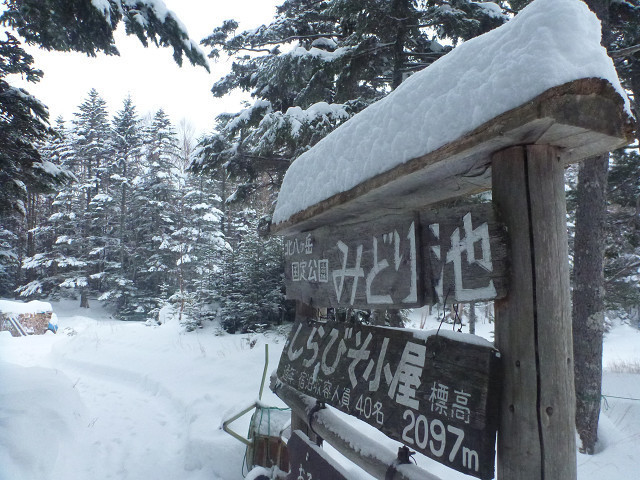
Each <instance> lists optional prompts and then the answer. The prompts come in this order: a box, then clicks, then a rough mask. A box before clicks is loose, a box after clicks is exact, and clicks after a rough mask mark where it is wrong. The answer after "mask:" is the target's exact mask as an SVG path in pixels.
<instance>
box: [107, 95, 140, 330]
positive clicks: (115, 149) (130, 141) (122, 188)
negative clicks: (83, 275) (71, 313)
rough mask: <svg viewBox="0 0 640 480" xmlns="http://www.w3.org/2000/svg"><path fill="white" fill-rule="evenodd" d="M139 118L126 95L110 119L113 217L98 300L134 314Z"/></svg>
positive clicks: (119, 313)
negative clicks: (133, 252) (133, 249)
mask: <svg viewBox="0 0 640 480" xmlns="http://www.w3.org/2000/svg"><path fill="white" fill-rule="evenodd" d="M139 123H140V122H139V119H138V117H137V114H136V109H135V106H134V104H133V101H132V100H131V97H127V98H125V100H124V102H123V105H122V110H120V111H119V112H117V113H116V115H115V117H114V118H113V121H112V131H111V151H112V157H111V160H110V162H109V163H108V169H107V174H108V178H109V186H108V191H109V196H110V197H111V198H113V201H114V205H113V207H114V209H113V215H114V217H113V218H112V219H111V225H112V228H111V229H110V243H111V244H112V248H110V249H109V250H108V251H107V252H106V265H107V266H108V271H107V272H105V273H106V275H105V278H103V282H102V290H103V293H102V295H101V296H100V297H99V299H100V300H103V301H106V302H107V303H110V304H112V305H114V306H115V308H116V310H117V313H118V315H119V316H121V317H123V318H124V317H127V316H130V315H132V314H133V312H134V311H135V309H136V308H137V306H136V305H135V301H134V300H133V299H134V298H135V297H136V296H137V287H136V284H135V282H134V277H133V272H132V263H133V262H134V261H135V260H133V258H132V256H131V247H132V245H133V238H132V228H133V226H134V224H135V222H136V221H137V219H136V218H135V215H134V213H135V212H131V205H130V203H131V193H130V191H131V188H132V182H133V179H134V178H135V176H136V175H137V174H138V171H139V167H138V163H139V161H140V158H141V156H142V136H141V131H140V126H139Z"/></svg>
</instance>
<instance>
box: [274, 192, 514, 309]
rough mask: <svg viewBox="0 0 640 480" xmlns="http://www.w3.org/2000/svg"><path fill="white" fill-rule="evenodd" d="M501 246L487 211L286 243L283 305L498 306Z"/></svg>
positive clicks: (469, 209) (393, 220)
mask: <svg viewBox="0 0 640 480" xmlns="http://www.w3.org/2000/svg"><path fill="white" fill-rule="evenodd" d="M506 243H507V242H506V232H505V230H504V228H503V227H502V226H501V224H500V223H499V222H498V221H497V219H496V214H495V210H494V208H493V206H492V205H491V204H472V205H467V206H463V207H456V208H450V209H444V210H430V211H425V212H420V213H419V214H415V213H409V214H404V215H387V216H384V217H381V218H379V219H377V220H376V221H375V222H373V221H368V222H354V223H350V224H348V225H340V226H331V227H322V228H319V229H316V230H312V231H309V232H303V233H299V234H295V235H290V236H287V237H285V238H284V251H285V285H286V290H287V298H289V299H291V300H300V301H302V302H304V303H306V304H308V305H312V306H315V307H328V306H333V307H356V308H368V309H381V308H382V309H386V308H414V307H420V306H422V305H425V304H434V303H464V302H470V301H481V300H493V299H496V298H503V297H504V296H506V292H507V282H506V266H507V265H506V258H507V251H506Z"/></svg>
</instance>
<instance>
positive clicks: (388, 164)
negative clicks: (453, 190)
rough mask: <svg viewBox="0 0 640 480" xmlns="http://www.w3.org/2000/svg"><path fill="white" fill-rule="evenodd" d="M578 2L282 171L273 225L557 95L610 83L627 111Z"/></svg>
mask: <svg viewBox="0 0 640 480" xmlns="http://www.w3.org/2000/svg"><path fill="white" fill-rule="evenodd" d="M600 39H601V30H600V22H599V20H598V18H597V17H596V16H595V14H593V13H592V12H591V11H590V10H589V9H588V7H587V6H586V5H585V4H584V3H583V2H582V1H580V0H535V1H534V2H533V3H531V4H530V5H529V6H527V7H526V8H525V9H523V10H522V11H521V12H520V13H519V14H518V15H517V16H516V17H515V18H514V19H513V20H511V21H509V22H507V23H506V24H505V25H503V26H502V27H499V28H497V29H495V30H492V31H491V32H489V33H486V34H484V35H482V36H479V37H477V38H474V39H473V40H470V41H468V42H465V43H463V44H462V45H460V46H459V47H457V48H455V49H454V50H453V51H452V52H451V53H449V54H447V55H445V56H444V57H442V58H441V59H439V60H438V61H437V62H435V63H433V64H432V65H431V66H430V67H428V68H426V69H424V70H422V71H421V72H419V73H416V74H415V75H413V76H411V77H410V78H409V79H407V80H406V81H405V82H404V83H402V85H400V86H399V87H398V88H397V89H396V90H395V91H393V92H392V93H391V94H389V95H388V96H387V97H385V98H384V99H382V100H380V101H379V102H377V103H375V104H373V105H371V106H370V107H368V108H367V109H365V110H363V111H362V112H360V113H359V114H358V115H356V116H354V117H353V118H352V119H351V120H349V121H348V122H346V123H344V124H343V125H342V126H340V127H339V128H337V129H336V130H335V131H334V132H332V133H331V134H330V135H328V136H327V137H326V138H324V139H323V140H321V141H320V142H319V143H318V144H317V145H316V146H315V147H314V148H312V149H311V150H309V151H308V152H306V153H304V154H303V155H301V156H300V157H299V158H298V159H297V160H296V161H294V162H293V163H292V164H291V166H290V168H289V170H288V171H287V173H286V175H285V178H284V181H283V184H282V189H281V190H280V194H279V196H278V202H277V205H276V209H275V212H274V215H273V223H274V224H278V223H282V222H285V221H287V220H288V219H289V218H290V217H291V216H292V215H294V214H296V213H298V212H301V211H303V210H305V209H307V208H308V207H311V206H313V205H316V204H317V203H319V202H322V201H323V200H326V199H328V198H330V197H332V196H333V195H336V194H338V193H341V192H346V191H348V190H350V189H352V188H353V187H355V186H357V185H359V184H361V183H362V182H364V181H366V180H368V179H370V178H373V177H375V176H376V175H378V174H380V173H383V172H386V171H388V170H390V169H392V168H393V167H396V166H398V165H400V164H403V163H405V162H407V161H408V160H411V159H413V158H418V157H420V156H423V155H425V154H427V153H430V152H433V151H435V150H436V149H438V148H440V147H442V146H444V145H446V144H448V143H450V142H452V141H454V140H456V139H457V138H459V137H460V136H462V135H464V134H466V133H468V132H470V131H472V130H474V129H475V128H477V127H479V126H480V125H482V124H484V123H485V122H487V121H489V120H491V119H493V118H494V117H496V116H498V115H500V114H502V113H504V112H507V111H509V110H512V109H514V108H516V107H518V106H520V105H522V104H524V103H526V102H528V101H529V100H531V99H533V98H535V97H536V96H538V95H540V94H541V93H543V92H545V91H547V90H549V89H550V88H553V87H555V86H558V85H562V84H565V83H567V82H571V81H574V80H578V79H583V78H591V77H595V78H602V79H605V80H607V81H608V82H609V83H611V85H612V86H613V87H614V88H615V89H616V91H617V92H618V93H620V95H621V96H622V97H623V98H624V101H625V108H626V110H627V111H628V112H630V107H629V101H628V99H627V97H626V94H625V93H624V90H623V89H622V87H621V85H620V81H619V80H618V76H617V74H616V70H615V67H614V66H613V62H612V61H611V59H610V58H609V56H608V55H607V52H606V50H605V49H604V48H603V47H602V46H601V45H600Z"/></svg>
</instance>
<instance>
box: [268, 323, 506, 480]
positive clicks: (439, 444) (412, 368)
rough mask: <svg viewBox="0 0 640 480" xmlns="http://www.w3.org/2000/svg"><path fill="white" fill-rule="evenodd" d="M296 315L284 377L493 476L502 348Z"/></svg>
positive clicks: (467, 338)
mask: <svg viewBox="0 0 640 480" xmlns="http://www.w3.org/2000/svg"><path fill="white" fill-rule="evenodd" d="M433 333H434V334H427V333H426V332H421V331H415V330H406V329H393V328H384V327H372V326H364V325H357V324H351V323H339V322H315V321H309V320H298V321H296V323H295V324H294V326H293V330H292V332H291V335H290V337H289V339H288V340H287V343H286V345H285V347H284V351H283V354H282V356H281V358H280V364H279V366H278V378H279V379H280V380H281V381H282V382H284V383H286V384H287V385H289V386H290V387H292V388H295V389H296V390H298V391H299V392H301V393H304V394H306V395H310V396H312V397H315V398H316V399H318V400H320V401H322V402H325V403H327V404H329V405H332V406H333V407H335V408H337V409H339V410H341V411H343V412H346V413H348V414H350V415H353V416H355V417H357V418H359V419H361V420H363V421H365V422H367V423H368V424H370V425H372V426H374V427H376V428H377V429H379V430H380V431H382V432H383V433H384V434H385V435H387V436H388V437H390V438H392V439H395V440H398V441H400V442H402V443H404V444H405V445H407V446H408V447H410V448H411V449H414V450H417V451H419V452H421V453H423V454H425V455H427V456H429V457H431V458H433V459H435V460H437V461H439V462H441V463H443V464H445V465H447V466H449V467H451V468H454V469H455V470H458V471H460V472H463V473H466V474H469V475H473V476H476V477H479V478H482V479H489V478H493V475H494V461H495V440H496V430H497V419H498V412H497V409H498V402H499V399H500V370H499V369H500V358H499V357H500V355H499V353H498V351H497V350H496V349H495V348H493V347H492V346H491V345H490V344H488V342H487V341H486V340H482V339H479V337H476V336H474V335H468V334H462V333H455V332H451V331H441V332H440V333H439V334H438V335H435V332H433Z"/></svg>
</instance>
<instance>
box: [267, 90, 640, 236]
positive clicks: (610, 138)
mask: <svg viewBox="0 0 640 480" xmlns="http://www.w3.org/2000/svg"><path fill="white" fill-rule="evenodd" d="M573 127H575V128H578V129H583V130H584V131H586V132H588V133H587V134H586V135H584V136H579V137H576V135H575V133H576V130H573ZM632 131H633V127H632V121H631V119H630V117H629V116H628V114H627V113H626V112H625V111H624V108H623V104H622V99H621V97H620V96H619V95H618V93H617V92H615V90H614V89H613V87H611V85H610V84H609V83H608V82H607V81H605V80H602V79H597V78H586V79H581V80H576V81H573V82H570V83H567V84H564V85H560V86H558V87H555V88H552V89H550V90H547V91H546V92H544V93H542V94H541V95H539V96H538V97H536V98H534V99H533V100H531V101H530V102H527V103H525V104H524V105H522V106H520V107H517V108H515V109H513V110H511V111H509V112H506V113H504V114H502V115H500V116H498V117H496V118H494V119H492V120H490V121H489V122H487V123H485V124H483V125H481V126H480V127H478V128H477V129H475V130H474V131H472V132H469V133H467V134H466V135H464V136H463V137H461V138H459V139H458V140H456V141H454V142H451V143H449V144H448V145H445V146H443V147H441V148H439V149H438V150H436V151H434V152H430V153H428V154H426V155H424V156H422V157H419V158H415V159H413V160H410V161H408V162H406V163H404V164H402V165H399V166H397V167H395V168H393V169H391V170H389V171H387V172H384V173H382V174H380V175H378V176H376V177H374V178H371V179H369V180H367V181H366V182H364V183H362V184H360V185H358V186H356V187H354V188H352V189H351V190H349V191H346V192H342V193H340V194H337V195H334V196H333V197H331V198H329V199H327V200H325V201H323V202H320V203H318V204H316V205H313V206H311V207H309V208H307V209H306V210H304V211H302V212H299V213H297V214H295V215H293V216H292V217H291V218H290V219H289V220H288V221H286V222H282V223H280V224H277V225H272V226H271V232H272V233H273V234H278V235H283V234H287V233H293V232H300V231H304V230H310V229H314V228H318V227H319V226H322V225H331V224H333V225H335V224H339V223H342V222H345V221H349V220H350V219H353V218H356V217H360V218H366V217H367V216H368V217H369V218H375V217H376V216H378V215H380V214H387V213H393V212H397V211H398V209H399V208H403V209H404V210H405V211H406V210H407V209H414V210H415V209H421V208H423V207H425V206H428V205H431V204H434V203H437V202H440V201H444V200H447V199H451V198H456V197H461V196H465V195H469V194H472V193H477V192H480V191H483V190H486V189H488V188H491V173H490V168H489V167H490V164H491V160H490V159H491V155H492V154H493V153H494V152H497V151H499V150H502V149H504V148H507V147H510V146H513V145H523V144H533V143H545V144H550V145H553V146H556V147H558V148H561V149H565V150H566V152H565V154H564V158H565V161H568V162H577V161H579V160H581V159H583V158H586V157H589V156H592V155H596V154H598V153H603V152H607V151H611V150H614V149H615V148H618V147H620V146H622V145H625V144H627V143H629V142H630V141H631V140H632ZM400 206H402V207H400Z"/></svg>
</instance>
